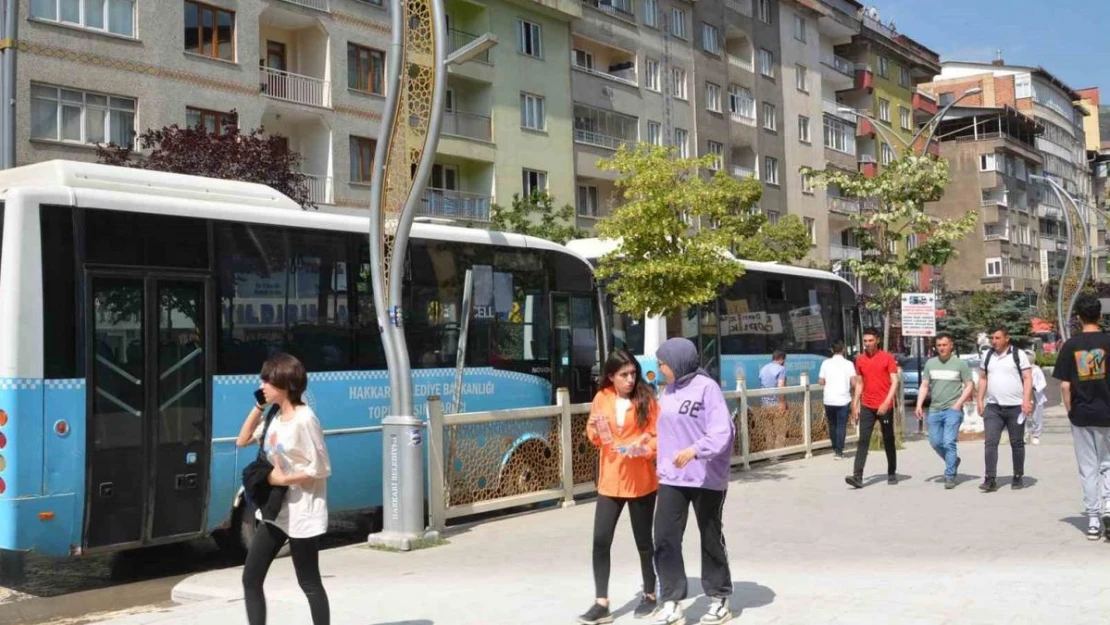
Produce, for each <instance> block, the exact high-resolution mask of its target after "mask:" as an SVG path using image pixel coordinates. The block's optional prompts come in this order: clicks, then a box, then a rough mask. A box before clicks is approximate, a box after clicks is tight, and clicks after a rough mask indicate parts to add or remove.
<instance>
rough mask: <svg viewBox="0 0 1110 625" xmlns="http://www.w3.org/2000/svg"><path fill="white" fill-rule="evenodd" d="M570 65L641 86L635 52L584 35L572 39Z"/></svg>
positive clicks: (625, 83) (610, 78)
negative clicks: (637, 76)
mask: <svg viewBox="0 0 1110 625" xmlns="http://www.w3.org/2000/svg"><path fill="white" fill-rule="evenodd" d="M570 65H571V67H572V68H574V69H575V71H578V72H582V73H584V74H589V75H591V76H597V77H599V78H602V79H604V80H607V81H611V82H615V83H620V84H622V85H627V86H629V87H639V83H637V82H636V53H635V52H628V51H626V50H622V49H620V48H614V47H612V46H607V45H603V44H600V43H598V42H595V41H593V40H590V39H586V38H584V37H574V38H573V40H572V41H571V52H570ZM594 89H596V87H595V88H594Z"/></svg>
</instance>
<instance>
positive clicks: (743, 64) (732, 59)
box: [728, 54, 755, 74]
mask: <svg viewBox="0 0 1110 625" xmlns="http://www.w3.org/2000/svg"><path fill="white" fill-rule="evenodd" d="M728 62H729V64H730V65H735V66H736V67H739V68H740V69H742V70H744V71H748V72H751V73H753V74H754V73H755V65H754V64H753V63H752V62H751V61H749V60H747V59H745V58H743V57H739V56H736V55H735V54H729V55H728Z"/></svg>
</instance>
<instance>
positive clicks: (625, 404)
mask: <svg viewBox="0 0 1110 625" xmlns="http://www.w3.org/2000/svg"><path fill="white" fill-rule="evenodd" d="M631 407H632V400H631V399H624V398H623V397H617V405H616V411H617V427H618V428H623V427H624V415H626V414H628V409H629V408H631Z"/></svg>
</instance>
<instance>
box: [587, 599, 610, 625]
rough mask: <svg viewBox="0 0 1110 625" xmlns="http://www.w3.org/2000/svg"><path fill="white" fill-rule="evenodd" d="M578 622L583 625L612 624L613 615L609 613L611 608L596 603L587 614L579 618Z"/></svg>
mask: <svg viewBox="0 0 1110 625" xmlns="http://www.w3.org/2000/svg"><path fill="white" fill-rule="evenodd" d="M578 622H579V623H582V625H598V624H599V623H612V622H613V615H612V613H610V612H609V607H608V606H604V605H601V604H600V603H597V602H596V601H595V602H594V604H593V605H592V606H590V609H589V610H586V613H585V614H583V615H582V616H579V617H578Z"/></svg>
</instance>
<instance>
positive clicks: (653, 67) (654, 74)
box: [646, 59, 663, 91]
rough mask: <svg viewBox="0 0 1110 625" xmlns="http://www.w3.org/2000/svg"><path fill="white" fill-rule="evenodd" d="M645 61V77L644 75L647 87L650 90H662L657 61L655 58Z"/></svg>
mask: <svg viewBox="0 0 1110 625" xmlns="http://www.w3.org/2000/svg"><path fill="white" fill-rule="evenodd" d="M646 61H647V62H646V65H647V77H646V80H647V88H648V89H651V90H652V91H662V90H663V81H662V80H661V78H660V74H659V61H656V60H655V59H646Z"/></svg>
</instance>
